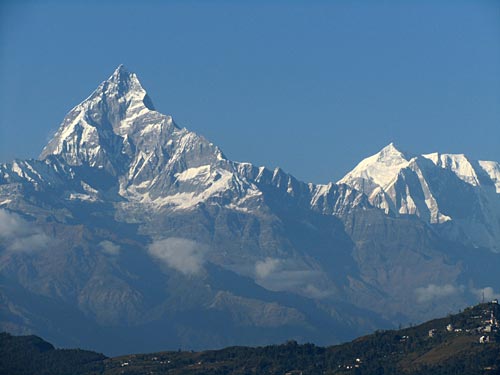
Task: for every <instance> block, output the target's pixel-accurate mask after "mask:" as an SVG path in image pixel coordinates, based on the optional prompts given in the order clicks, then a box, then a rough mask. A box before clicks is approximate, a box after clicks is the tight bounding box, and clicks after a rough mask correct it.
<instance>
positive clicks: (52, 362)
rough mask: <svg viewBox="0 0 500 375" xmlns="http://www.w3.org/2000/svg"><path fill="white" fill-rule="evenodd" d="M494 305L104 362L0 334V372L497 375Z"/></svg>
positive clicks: (498, 332) (499, 355)
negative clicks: (344, 338)
mask: <svg viewBox="0 0 500 375" xmlns="http://www.w3.org/2000/svg"><path fill="white" fill-rule="evenodd" d="M499 318H500V308H499V305H498V302H497V301H496V300H494V301H492V302H490V303H485V304H480V305H477V306H474V307H470V308H467V309H465V311H463V312H460V313H459V314H456V315H449V316H448V317H446V318H441V319H436V320H432V321H429V322H426V323H424V324H421V325H418V326H414V327H409V328H405V329H400V330H391V331H377V332H375V333H374V334H372V335H368V336H364V337H361V338H358V339H356V340H354V341H352V342H350V343H346V344H342V345H336V346H331V347H327V348H323V347H318V346H315V345H313V344H302V345H299V344H297V342H295V341H289V342H287V343H285V344H282V345H271V346H265V347H257V348H250V347H229V348H226V349H222V350H211V351H203V352H182V351H177V352H161V353H153V354H133V355H124V356H120V357H115V358H107V357H105V356H104V355H102V354H98V353H94V352H90V351H85V350H78V349H77V350H61V349H55V348H54V347H53V346H52V345H51V344H49V343H47V342H45V341H43V340H42V339H41V338H39V337H36V336H17V337H15V336H11V335H9V334H7V333H2V334H0V374H16V375H29V374H37V375H45V374H47V375H49V374H50V375H62V374H71V375H75V374H76V375H79V374H81V375H90V374H136V375H142V374H144V375H145V374H166V373H168V374H200V375H201V374H242V375H243V374H289V375H293V374H304V375H306V374H363V375H370V374H402V373H404V374H410V375H411V374H420V375H426V374H429V375H430V374H432V375H440V374H499V373H500V324H499V322H498V319H499Z"/></svg>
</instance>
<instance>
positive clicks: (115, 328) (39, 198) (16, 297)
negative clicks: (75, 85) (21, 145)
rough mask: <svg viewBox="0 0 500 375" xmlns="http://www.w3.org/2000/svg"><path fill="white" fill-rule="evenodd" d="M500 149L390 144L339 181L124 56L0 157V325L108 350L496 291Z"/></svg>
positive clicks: (379, 321) (235, 339)
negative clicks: (489, 156)
mask: <svg viewBox="0 0 500 375" xmlns="http://www.w3.org/2000/svg"><path fill="white" fill-rule="evenodd" d="M499 266H500V164H499V163H497V162H494V161H474V160H471V159H469V158H468V157H467V156H465V155H455V154H441V153H434V154H426V155H413V154H409V153H407V152H403V151H400V150H398V148H397V147H396V146H395V145H394V144H392V143H391V144H389V145H388V146H386V147H385V148H383V149H382V150H381V151H380V152H379V153H377V154H376V155H373V156H371V157H368V158H366V159H364V160H363V161H361V162H360V163H359V164H358V165H357V166H356V167H355V168H354V169H353V170H352V171H351V172H349V173H348V174H347V175H346V176H345V177H343V178H342V179H341V180H340V181H338V182H337V183H333V182H332V183H329V184H326V185H320V184H313V183H305V182H302V181H299V180H297V179H296V178H295V177H293V176H292V175H291V174H288V173H286V172H285V171H283V170H281V169H280V168H276V169H274V170H271V169H267V168H266V167H258V166H254V165H252V164H250V163H242V162H235V161H232V160H229V159H227V158H226V156H225V155H224V153H223V152H222V151H221V150H220V149H219V148H218V147H217V146H216V145H214V144H213V143H211V142H210V141H209V140H207V139H205V138H204V137H203V136H201V135H198V134H196V133H194V132H191V131H189V130H187V129H186V128H181V127H180V126H178V125H177V124H176V123H175V121H174V120H173V118H172V117H171V116H168V115H164V114H161V113H159V112H158V111H156V110H155V107H154V105H153V103H152V100H151V99H150V97H149V96H148V94H147V93H146V91H145V89H144V88H143V87H142V85H141V83H140V81H139V80H138V78H137V76H136V74H134V73H131V72H129V71H128V70H127V69H126V68H125V67H124V66H122V65H120V66H119V67H118V68H117V69H116V70H115V71H114V73H113V74H112V75H111V76H110V77H109V78H108V79H107V80H106V81H104V82H103V83H101V84H100V85H99V86H98V87H97V89H96V90H95V91H94V92H93V93H92V94H91V95H90V96H89V97H88V98H87V99H85V100H84V101H83V102H82V103H80V104H79V105H77V106H76V107H74V108H73V109H72V110H71V111H70V112H69V113H68V114H67V115H66V117H65V118H64V120H63V121H62V123H61V125H60V127H59V130H58V131H57V132H56V134H55V135H54V137H53V138H52V139H51V140H50V141H49V143H48V144H47V146H46V147H45V148H44V149H43V150H42V152H41V154H40V157H39V158H38V159H36V160H33V159H30V160H14V161H13V162H10V163H5V164H0V300H1V303H0V329H2V330H6V331H8V332H11V333H14V334H28V333H30V334H31V333H35V334H38V335H41V336H43V337H45V338H47V339H49V340H50V341H51V342H54V343H55V344H57V345H59V346H79V347H88V348H92V349H96V350H98V351H102V352H105V353H106V354H119V353H125V352H140V351H142V352H144V351H155V350H160V349H166V348H170V349H177V348H183V349H206V348H217V347H223V346H227V345H236V344H238V345H243V344H244V345H263V344H269V343H274V342H282V341H284V340H287V339H295V340H298V341H300V342H304V341H312V342H315V343H316V344H321V345H326V344H333V343H337V342H341V341H345V340H348V339H352V338H354V337H356V336H359V335H361V334H365V333H367V332H369V331H372V330H374V329H377V328H388V327H394V326H397V325H399V324H407V323H408V322H417V321H423V320H425V319H429V318H432V317H435V316H438V315H440V314H445V313H448V312H450V311H452V310H456V309H458V308H460V307H463V306H466V305H468V304H470V303H471V302H474V301H477V300H478V299H481V298H488V299H491V298H495V297H498V295H497V294H496V290H498V285H499V282H500V273H499V272H498V268H499Z"/></svg>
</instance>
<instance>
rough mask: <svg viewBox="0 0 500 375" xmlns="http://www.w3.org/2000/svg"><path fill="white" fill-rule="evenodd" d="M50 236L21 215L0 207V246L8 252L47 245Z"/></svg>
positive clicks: (40, 248)
mask: <svg viewBox="0 0 500 375" xmlns="http://www.w3.org/2000/svg"><path fill="white" fill-rule="evenodd" d="M50 242H51V240H50V237H49V236H47V235H46V234H45V233H44V232H43V231H42V230H41V229H40V228H39V227H37V226H36V225H33V223H31V222H28V221H26V220H24V219H23V218H22V217H21V216H19V215H17V214H15V213H12V212H10V211H7V210H4V209H0V246H1V247H3V248H4V249H5V250H6V251H8V252H32V251H38V250H43V249H46V248H47V247H49V245H50Z"/></svg>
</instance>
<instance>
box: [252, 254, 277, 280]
mask: <svg viewBox="0 0 500 375" xmlns="http://www.w3.org/2000/svg"><path fill="white" fill-rule="evenodd" d="M280 264H281V261H280V260H279V259H276V258H269V257H268V258H266V259H264V260H258V261H257V262H256V263H255V275H256V276H257V277H258V278H260V279H265V278H267V277H268V276H269V275H271V274H272V273H273V272H274V271H276V270H277V269H278V267H279V265H280Z"/></svg>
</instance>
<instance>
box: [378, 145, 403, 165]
mask: <svg viewBox="0 0 500 375" xmlns="http://www.w3.org/2000/svg"><path fill="white" fill-rule="evenodd" d="M377 156H378V158H377V161H384V160H387V159H391V160H393V159H394V158H397V159H404V160H406V155H405V154H404V153H403V152H402V151H400V150H399V149H398V148H397V147H396V146H395V145H394V143H393V142H391V143H389V144H388V145H387V146H385V147H384V148H383V149H382V150H380V151H379V152H378V154H377Z"/></svg>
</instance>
